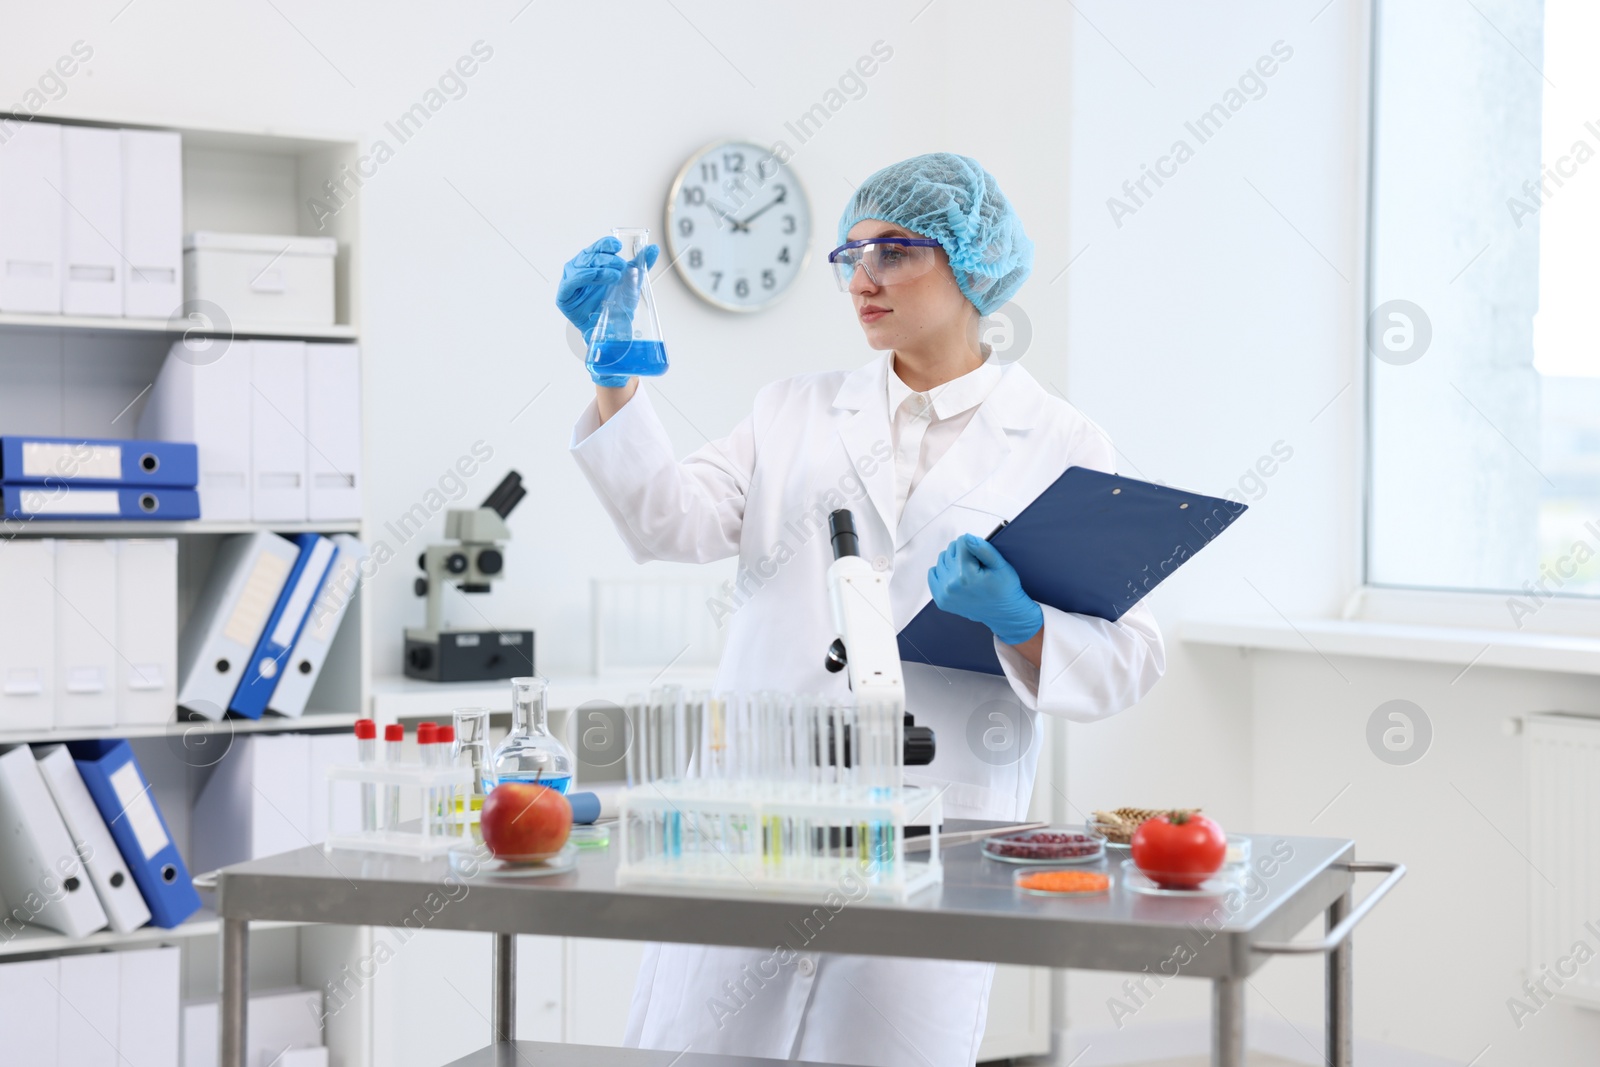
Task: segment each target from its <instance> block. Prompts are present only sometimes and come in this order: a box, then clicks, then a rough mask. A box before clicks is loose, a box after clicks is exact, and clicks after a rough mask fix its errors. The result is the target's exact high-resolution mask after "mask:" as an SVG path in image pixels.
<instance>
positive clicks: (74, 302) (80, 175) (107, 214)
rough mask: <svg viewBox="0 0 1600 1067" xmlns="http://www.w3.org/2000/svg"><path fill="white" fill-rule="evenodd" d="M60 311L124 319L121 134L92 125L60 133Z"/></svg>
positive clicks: (68, 128) (67, 128)
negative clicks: (63, 206)
mask: <svg viewBox="0 0 1600 1067" xmlns="http://www.w3.org/2000/svg"><path fill="white" fill-rule="evenodd" d="M61 181H62V191H61V198H62V199H63V200H64V201H66V203H67V204H68V205H70V206H69V207H68V209H67V210H66V212H65V214H64V216H63V219H62V221H63V229H62V252H63V255H62V264H61V269H62V280H63V286H62V294H61V310H62V311H64V312H66V313H67V314H68V315H121V314H122V283H123V277H122V253H121V249H120V247H119V246H120V244H121V240H120V239H121V237H122V135H121V132H120V131H118V130H106V129H99V128H97V127H94V126H63V127H62V128H61Z"/></svg>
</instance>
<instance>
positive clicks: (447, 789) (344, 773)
mask: <svg viewBox="0 0 1600 1067" xmlns="http://www.w3.org/2000/svg"><path fill="white" fill-rule="evenodd" d="M474 773H475V772H474V771H473V769H472V768H471V767H469V766H439V767H429V766H424V765H422V764H420V763H382V762H374V763H352V764H341V765H337V766H332V767H329V768H328V769H327V777H328V810H329V811H337V810H339V808H338V807H337V805H336V804H335V798H334V793H335V792H336V791H337V790H338V789H339V786H340V783H344V782H356V783H358V784H359V786H360V789H361V824H362V826H361V829H360V830H350V831H344V832H333V831H331V830H330V832H329V834H328V837H327V840H326V842H325V843H324V845H323V847H324V848H325V849H327V850H329V851H332V850H333V849H356V850H360V851H365V852H387V853H391V854H394V855H401V856H421V857H424V858H426V857H429V856H440V855H443V854H444V853H446V852H448V851H449V850H450V847H451V846H452V845H457V844H460V843H461V840H462V837H463V835H464V834H466V833H467V830H468V828H467V826H466V825H465V824H466V822H467V821H469V820H474V819H475V816H476V814H477V813H476V812H471V811H468V812H466V813H463V812H461V811H459V810H458V809H459V808H461V806H462V805H461V804H460V803H459V802H458V798H460V797H470V796H471V794H472V783H473V779H474ZM412 813H416V814H412Z"/></svg>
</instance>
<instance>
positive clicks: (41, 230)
mask: <svg viewBox="0 0 1600 1067" xmlns="http://www.w3.org/2000/svg"><path fill="white" fill-rule="evenodd" d="M7 134H8V135H7V137H6V139H5V141H4V142H0V311H33V312H43V313H46V314H60V313H61V238H62V234H61V223H62V211H63V208H62V201H61V127H60V126H53V125H50V124H49V123H44V122H23V123H8V124H7Z"/></svg>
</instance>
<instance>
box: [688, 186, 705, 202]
mask: <svg viewBox="0 0 1600 1067" xmlns="http://www.w3.org/2000/svg"><path fill="white" fill-rule="evenodd" d="M683 202H684V203H685V204H703V203H705V202H706V191H705V189H703V188H701V187H700V186H698V185H685V186H684V187H683Z"/></svg>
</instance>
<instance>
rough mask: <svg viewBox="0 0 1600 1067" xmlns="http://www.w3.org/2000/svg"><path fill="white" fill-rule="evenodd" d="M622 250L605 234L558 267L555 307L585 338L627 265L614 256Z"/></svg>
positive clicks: (618, 243) (617, 242)
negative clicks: (558, 275)
mask: <svg viewBox="0 0 1600 1067" xmlns="http://www.w3.org/2000/svg"><path fill="white" fill-rule="evenodd" d="M621 250H622V242H621V241H619V240H617V239H616V238H615V237H612V236H609V235H607V236H605V237H602V238H600V240H598V241H596V242H595V243H594V244H592V245H590V246H589V247H588V248H585V249H584V250H583V251H582V252H579V253H578V254H577V255H575V256H573V257H572V258H571V259H569V260H567V265H566V266H565V267H563V268H562V269H561V283H560V284H559V285H558V286H557V287H556V307H558V308H560V309H561V314H563V315H565V316H566V317H567V321H568V322H570V323H572V325H574V326H576V327H577V328H578V332H579V333H580V334H582V335H583V338H584V340H585V341H587V340H588V339H589V334H590V333H591V332H592V331H593V330H594V325H595V320H597V319H598V318H599V317H600V305H601V303H602V302H603V301H604V300H605V297H606V293H607V292H609V291H610V290H611V287H612V286H613V285H615V284H616V283H617V281H618V280H619V279H620V278H621V277H622V270H623V268H624V267H625V266H627V264H626V263H624V262H623V259H622V257H621V256H619V255H617V253H618V252H620V251H621Z"/></svg>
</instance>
